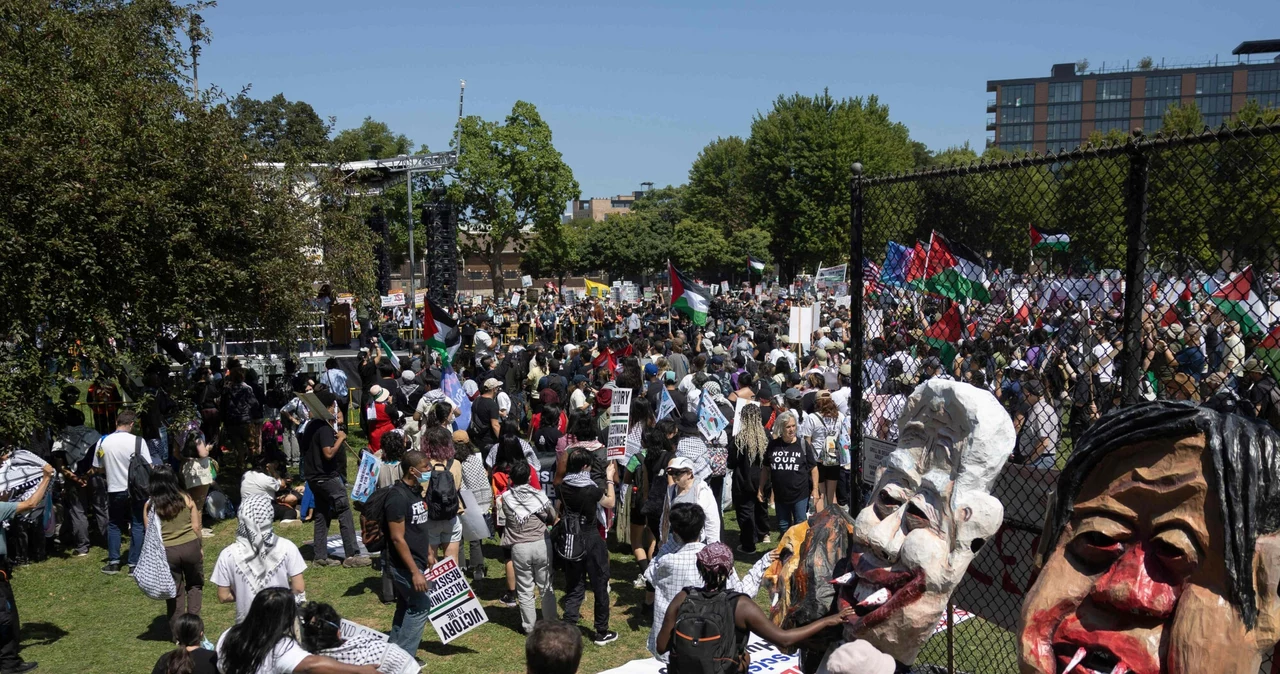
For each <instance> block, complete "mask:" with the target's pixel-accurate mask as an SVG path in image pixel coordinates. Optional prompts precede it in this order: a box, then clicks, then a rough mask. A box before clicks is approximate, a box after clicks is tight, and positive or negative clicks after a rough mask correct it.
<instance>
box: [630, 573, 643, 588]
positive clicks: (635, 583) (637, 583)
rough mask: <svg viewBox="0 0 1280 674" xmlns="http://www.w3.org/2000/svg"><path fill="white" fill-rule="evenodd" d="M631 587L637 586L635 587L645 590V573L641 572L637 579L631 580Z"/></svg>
mask: <svg viewBox="0 0 1280 674" xmlns="http://www.w3.org/2000/svg"><path fill="white" fill-rule="evenodd" d="M631 587H634V588H635V589H637V590H643V589H644V574H643V573H642V574H640V575H638V576H636V579H635V580H633V581H631Z"/></svg>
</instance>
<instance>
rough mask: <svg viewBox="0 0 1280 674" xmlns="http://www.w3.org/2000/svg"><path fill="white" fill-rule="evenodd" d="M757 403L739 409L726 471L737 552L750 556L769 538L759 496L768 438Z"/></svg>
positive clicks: (766, 512)
mask: <svg viewBox="0 0 1280 674" xmlns="http://www.w3.org/2000/svg"><path fill="white" fill-rule="evenodd" d="M760 412H761V410H760V406H759V405H747V406H746V407H744V408H743V409H742V415H741V418H740V422H739V423H740V425H739V427H738V430H737V432H736V433H734V436H733V444H732V445H731V446H730V448H729V470H730V471H731V472H732V475H733V490H732V491H733V507H734V516H735V518H736V519H737V522H738V547H737V551H738V552H741V553H743V554H748V555H753V554H755V552H756V546H757V545H759V544H760V543H768V541H769V506H768V504H767V503H766V502H765V501H764V500H763V499H762V498H761V496H762V495H763V490H762V489H761V485H760V477H761V472H763V470H764V465H765V452H766V450H767V449H768V447H769V437H768V435H767V433H766V432H765V429H764V425H763V424H762V423H761V419H760Z"/></svg>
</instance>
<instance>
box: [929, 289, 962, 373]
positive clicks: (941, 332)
mask: <svg viewBox="0 0 1280 674" xmlns="http://www.w3.org/2000/svg"><path fill="white" fill-rule="evenodd" d="M960 337H961V326H960V306H959V305H957V304H952V305H951V308H950V309H947V312H946V313H944V314H942V318H939V319H938V322H937V323H934V324H933V325H930V326H929V329H928V330H925V331H924V341H925V342H926V343H927V344H929V345H930V346H935V347H937V348H938V351H939V353H940V354H941V355H940V358H939V360H941V361H942V364H943V365H945V366H947V367H948V368H949V367H951V363H952V361H954V360H955V359H956V347H955V344H954V343H955V342H958V341H960Z"/></svg>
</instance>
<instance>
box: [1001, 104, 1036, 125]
mask: <svg viewBox="0 0 1280 674" xmlns="http://www.w3.org/2000/svg"><path fill="white" fill-rule="evenodd" d="M1034 110H1035V108H1031V107H1026V108H1000V123H1001V124H1030V123H1031V122H1033V121H1035V118H1034V117H1033V115H1032V113H1033V112H1034Z"/></svg>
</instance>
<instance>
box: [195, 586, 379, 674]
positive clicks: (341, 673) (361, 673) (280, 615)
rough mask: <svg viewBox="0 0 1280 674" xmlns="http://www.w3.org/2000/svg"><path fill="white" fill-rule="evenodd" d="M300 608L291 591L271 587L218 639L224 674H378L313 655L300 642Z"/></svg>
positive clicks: (369, 668) (373, 669)
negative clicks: (241, 618) (242, 617)
mask: <svg viewBox="0 0 1280 674" xmlns="http://www.w3.org/2000/svg"><path fill="white" fill-rule="evenodd" d="M298 636H299V635H298V607H297V604H296V603H295V602H294V600H293V596H292V595H291V594H290V593H289V591H288V590H284V589H281V588H274V587H273V588H268V589H266V590H263V591H262V592H261V593H259V594H258V595H257V596H255V597H254V598H253V603H252V604H251V605H250V608H249V610H248V612H247V613H246V615H245V616H244V619H243V620H241V621H238V622H237V623H236V625H235V626H234V627H232V628H231V629H229V630H227V631H226V632H223V633H222V636H221V637H219V638H218V645H217V652H218V671H219V672H221V674H377V672H378V668H377V667H375V666H373V665H364V666H356V665H347V664H343V663H341V662H338V661H337V660H334V659H332V658H327V657H325V656H323V655H312V654H310V653H308V652H307V651H305V650H303V648H302V646H301V645H300V644H299V643H298V640H297V637H298Z"/></svg>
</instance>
